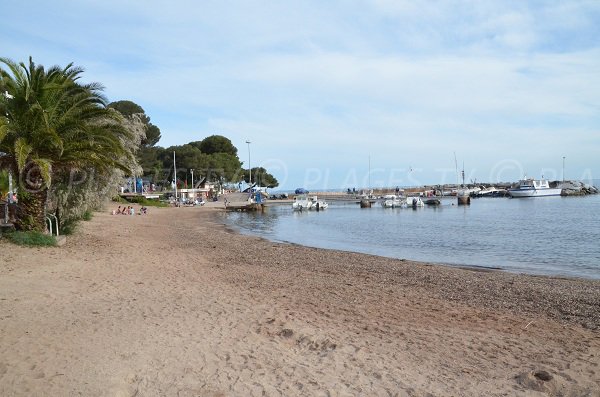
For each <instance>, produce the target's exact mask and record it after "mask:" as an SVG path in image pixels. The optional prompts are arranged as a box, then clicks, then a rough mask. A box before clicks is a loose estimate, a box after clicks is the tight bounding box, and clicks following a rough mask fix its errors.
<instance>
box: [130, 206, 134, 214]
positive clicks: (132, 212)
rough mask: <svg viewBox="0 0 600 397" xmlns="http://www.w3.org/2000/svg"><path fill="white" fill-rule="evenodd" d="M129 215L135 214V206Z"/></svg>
mask: <svg viewBox="0 0 600 397" xmlns="http://www.w3.org/2000/svg"><path fill="white" fill-rule="evenodd" d="M129 215H135V208H133V206H132V207H131V208H130V209H129Z"/></svg>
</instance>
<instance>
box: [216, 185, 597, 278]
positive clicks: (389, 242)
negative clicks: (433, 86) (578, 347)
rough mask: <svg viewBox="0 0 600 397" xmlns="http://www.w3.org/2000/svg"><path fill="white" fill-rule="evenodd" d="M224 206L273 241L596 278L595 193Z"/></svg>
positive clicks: (230, 218)
mask: <svg viewBox="0 0 600 397" xmlns="http://www.w3.org/2000/svg"><path fill="white" fill-rule="evenodd" d="M455 202H456V199H455V198H453V199H445V200H443V201H442V205H441V206H440V207H437V208H434V207H425V208H419V209H416V210H413V209H387V208H382V207H381V206H380V205H379V204H375V205H373V207H372V208H370V209H361V208H360V207H359V205H358V204H336V203H330V206H329V208H328V209H327V210H326V211H321V212H312V211H310V212H302V213H299V212H293V211H292V208H291V205H284V206H274V207H269V209H268V211H267V212H266V213H228V214H224V215H223V217H224V219H225V222H226V223H227V224H228V225H231V226H233V227H235V228H237V229H238V230H239V231H240V232H242V233H244V234H253V235H258V236H262V237H265V238H267V239H270V240H273V241H281V242H293V243H297V244H302V245H307V246H312V247H320V248H332V249H338V250H345V251H354V252H363V253H369V254H375V255H381V256H387V257H393V258H404V259H412V260H417V261H425V262H432V263H442V264H450V265H466V266H483V267H490V268H500V269H504V270H507V271H511V272H521V273H530V274H546V275H565V276H577V277H584V278H593V279H600V195H591V196H585V197H538V198H526V199H509V198H480V199H473V200H472V201H471V205H470V206H460V207H459V206H457V205H453V203H455Z"/></svg>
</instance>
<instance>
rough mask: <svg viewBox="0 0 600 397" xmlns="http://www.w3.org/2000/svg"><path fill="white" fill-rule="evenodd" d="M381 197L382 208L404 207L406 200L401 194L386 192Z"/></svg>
mask: <svg viewBox="0 0 600 397" xmlns="http://www.w3.org/2000/svg"><path fill="white" fill-rule="evenodd" d="M381 199H382V200H381V206H382V207H383V208H406V200H405V199H404V197H402V196H396V195H395V194H386V195H385V196H383V197H382V198H381Z"/></svg>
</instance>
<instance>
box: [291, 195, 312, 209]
mask: <svg viewBox="0 0 600 397" xmlns="http://www.w3.org/2000/svg"><path fill="white" fill-rule="evenodd" d="M311 206H312V200H310V199H309V198H308V196H306V195H299V196H296V197H294V202H293V203H292V209H293V210H294V211H306V210H309V209H310V207H311Z"/></svg>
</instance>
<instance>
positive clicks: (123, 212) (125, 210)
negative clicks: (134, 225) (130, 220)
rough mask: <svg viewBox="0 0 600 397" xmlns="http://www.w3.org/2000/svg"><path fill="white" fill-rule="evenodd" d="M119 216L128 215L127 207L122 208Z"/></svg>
mask: <svg viewBox="0 0 600 397" xmlns="http://www.w3.org/2000/svg"><path fill="white" fill-rule="evenodd" d="M121 215H129V206H127V208H125V207H123V211H121Z"/></svg>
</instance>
